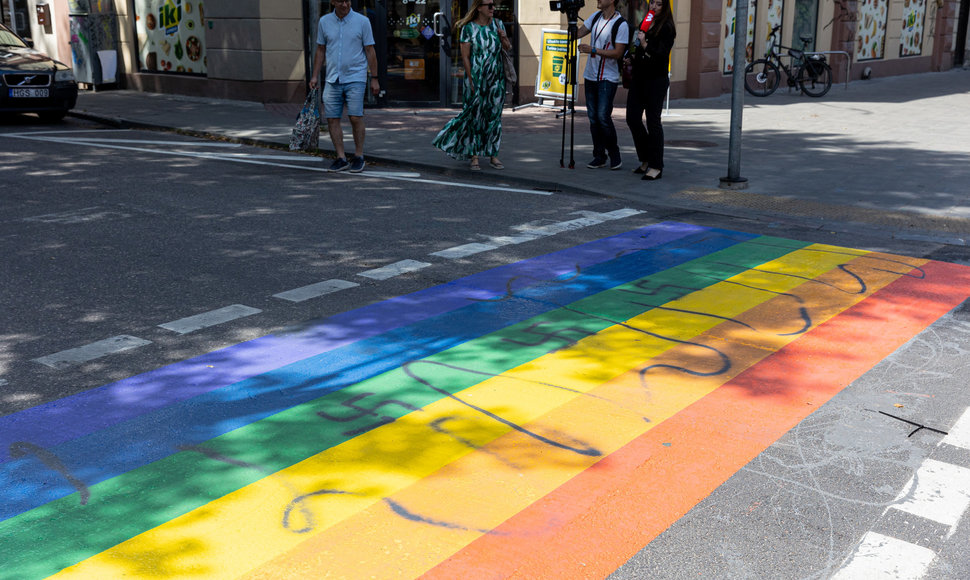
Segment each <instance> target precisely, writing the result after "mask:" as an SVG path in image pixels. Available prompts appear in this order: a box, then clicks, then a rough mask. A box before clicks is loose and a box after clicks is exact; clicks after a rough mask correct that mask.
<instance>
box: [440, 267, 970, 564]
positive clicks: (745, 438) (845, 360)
mask: <svg viewBox="0 0 970 580" xmlns="http://www.w3.org/2000/svg"><path fill="white" fill-rule="evenodd" d="M923 269H924V270H925V272H926V278H925V279H917V278H912V277H906V276H904V277H902V278H900V279H898V280H896V281H895V282H893V283H892V284H890V285H888V286H887V287H885V288H884V289H882V290H880V291H878V292H876V293H875V294H873V295H872V296H871V297H870V298H868V299H866V300H864V301H863V302H861V303H859V304H857V305H856V306H854V307H852V308H849V309H847V310H846V311H845V312H843V313H842V314H840V315H838V316H836V317H835V318H833V319H831V320H829V321H828V322H826V323H825V324H822V325H820V326H819V327H818V328H816V329H815V330H813V331H811V332H809V333H808V334H806V335H805V336H804V337H802V338H801V339H799V340H798V341H796V342H794V343H792V344H790V345H788V346H786V347H784V348H783V349H781V350H779V351H778V352H776V353H774V354H773V355H771V356H770V357H768V358H767V359H765V361H764V362H762V363H761V364H759V365H757V366H755V367H753V368H751V369H749V370H748V371H746V372H744V373H742V374H741V375H739V376H738V377H736V378H735V379H734V380H732V381H730V382H728V383H727V384H725V385H724V386H722V387H720V388H719V389H717V390H716V391H714V392H713V393H711V394H710V395H708V396H707V397H705V398H703V399H701V400H700V401H698V402H697V403H695V404H693V405H691V406H690V407H688V408H686V409H685V410H684V411H682V412H680V413H678V414H677V415H675V416H674V417H672V418H671V419H668V420H667V421H665V422H664V423H662V424H660V425H658V426H657V427H654V428H653V429H651V430H650V431H648V432H647V433H646V434H644V435H643V436H641V437H639V438H637V439H635V440H633V441H632V442H631V443H629V444H628V445H626V446H625V447H623V448H622V449H620V450H619V451H617V452H615V453H613V454H611V455H609V456H608V457H606V458H604V459H603V460H602V461H600V462H599V463H597V464H596V465H595V466H593V467H591V468H590V469H587V470H586V471H584V472H583V473H582V474H580V475H578V476H577V477H575V478H574V479H573V480H571V481H569V482H568V483H566V484H565V485H563V486H562V487H560V488H559V489H557V490H556V491H554V492H553V493H551V494H549V495H547V496H545V497H544V498H542V499H541V500H539V501H538V502H536V503H535V504H533V505H532V506H530V507H529V508H528V509H526V510H523V511H522V512H520V513H519V514H517V515H516V516H515V517H513V518H510V519H509V520H507V521H506V522H505V523H504V524H503V525H501V526H500V527H498V528H496V531H497V532H499V533H497V534H489V535H486V536H482V537H481V538H479V539H478V540H476V541H475V542H473V543H471V544H470V545H468V546H467V547H466V548H465V549H463V550H461V551H460V552H458V553H457V554H455V555H454V556H452V557H451V558H449V559H448V560H446V561H444V562H443V563H442V564H440V565H439V566H437V567H435V568H434V569H432V570H430V571H429V572H428V573H427V574H426V575H425V576H424V578H449V579H450V578H478V579H484V578H557V579H566V578H605V577H606V576H608V575H609V574H610V573H612V572H613V571H614V570H615V569H616V568H617V567H619V566H620V565H622V564H623V563H625V562H626V561H627V560H629V559H630V558H631V557H632V556H633V555H634V554H636V553H637V552H638V551H639V550H640V549H641V548H642V547H643V546H645V545H646V544H648V543H649V542H650V541H651V540H653V539H654V538H655V537H657V536H658V535H659V534H660V533H661V532H663V531H664V530H665V529H667V528H668V527H669V526H670V525H671V524H673V523H674V522H675V521H677V520H678V519H679V518H680V517H681V516H683V515H684V514H685V513H687V512H688V511H689V510H690V509H691V508H692V507H693V506H694V505H696V504H697V503H698V502H700V501H701V500H702V499H704V498H705V497H707V496H708V495H709V494H710V493H711V492H712V491H714V490H715V489H716V488H717V487H718V486H720V485H721V484H722V483H723V482H724V481H726V480H727V479H728V478H729V477H731V476H732V475H733V474H734V473H735V472H737V471H738V470H739V469H740V468H741V467H743V466H744V465H746V464H747V463H748V462H749V461H751V460H752V459H753V458H755V457H756V456H757V455H758V454H759V453H761V452H762V451H763V450H764V449H765V448H767V447H768V446H769V445H771V444H772V443H773V442H774V441H776V440H777V439H778V438H779V437H781V436H782V435H784V434H785V433H786V432H787V431H788V430H790V429H791V428H793V427H794V426H795V425H797V424H798V423H799V422H800V421H801V420H802V419H804V418H805V417H807V416H808V415H809V414H810V413H811V412H812V411H814V410H815V409H817V408H818V407H819V406H821V405H822V404H824V403H825V402H826V401H828V400H829V399H831V398H832V397H833V396H835V395H836V394H837V393H839V392H840V391H841V390H842V389H843V388H845V387H846V386H847V385H848V384H849V383H851V382H852V381H853V380H855V379H856V378H858V377H859V376H861V375H862V374H864V373H865V372H866V371H868V370H869V369H870V368H872V366H873V365H875V364H876V363H878V362H879V361H881V360H882V359H883V358H885V357H886V356H888V355H890V354H892V352H894V351H895V350H896V349H897V348H899V347H900V346H901V345H902V344H904V343H905V342H906V341H907V340H909V339H910V338H911V337H912V336H913V335H915V334H916V333H918V332H920V331H921V330H923V329H925V328H926V327H927V326H929V325H930V324H932V323H933V322H934V321H936V320H937V319H938V318H939V317H940V316H942V315H944V314H946V313H947V312H949V311H950V310H952V309H953V308H954V307H955V306H957V305H959V304H960V303H961V302H962V301H963V300H965V299H966V298H967V297H968V295H970V268H966V267H964V266H958V265H954V264H945V263H941V262H930V263H927V264H926V265H925V266H924V267H923ZM851 345H861V346H860V347H859V348H857V349H852V348H851ZM847 346H848V347H849V348H847ZM550 521H555V522H561V525H560V526H557V527H556V528H555V529H554V530H552V531H551V532H550V533H535V531H536V530H542V529H543V528H544V527H546V526H547V525H548V523H549V522H550Z"/></svg>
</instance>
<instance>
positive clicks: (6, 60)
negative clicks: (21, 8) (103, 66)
mask: <svg viewBox="0 0 970 580" xmlns="http://www.w3.org/2000/svg"><path fill="white" fill-rule="evenodd" d="M75 103H77V81H76V80H75V79H74V72H73V71H72V70H71V67H69V66H67V65H65V64H62V63H60V62H57V61H56V60H54V59H52V58H50V57H48V56H45V55H43V54H41V53H40V52H38V51H36V50H34V49H33V48H31V47H30V46H29V45H28V44H27V43H26V42H24V40H23V39H22V38H20V37H19V36H17V35H16V34H14V33H13V31H12V30H10V29H9V28H7V27H6V26H4V25H3V24H0V113H37V115H38V116H39V117H40V118H41V119H42V120H44V121H58V120H60V119H63V118H64V115H66V114H67V112H68V111H70V110H71V109H73V108H74V105H75Z"/></svg>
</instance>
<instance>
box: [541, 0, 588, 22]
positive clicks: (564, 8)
mask: <svg viewBox="0 0 970 580" xmlns="http://www.w3.org/2000/svg"><path fill="white" fill-rule="evenodd" d="M585 5H586V0H549V10H552V11H553V12H562V13H563V14H565V15H566V16H568V17H570V19H571V20H575V19H576V16H577V15H578V14H579V9H580V8H582V7H583V6H585Z"/></svg>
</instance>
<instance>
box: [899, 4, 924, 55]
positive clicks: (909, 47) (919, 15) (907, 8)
mask: <svg viewBox="0 0 970 580" xmlns="http://www.w3.org/2000/svg"><path fill="white" fill-rule="evenodd" d="M925 19H926V0H904V2H903V30H902V32H901V33H900V35H899V56H918V55H920V54H923V21H924V20H925Z"/></svg>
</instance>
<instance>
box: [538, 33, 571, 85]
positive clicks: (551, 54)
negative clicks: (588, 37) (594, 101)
mask: <svg viewBox="0 0 970 580" xmlns="http://www.w3.org/2000/svg"><path fill="white" fill-rule="evenodd" d="M568 38H569V35H568V33H567V32H566V31H565V30H551V29H548V28H543V29H542V44H541V47H542V48H541V51H542V52H541V55H540V59H539V72H538V74H536V91H535V96H537V97H546V98H552V99H560V100H561V99H565V98H566V49H567V48H568V47H567V43H568ZM578 45H579V43H578V42H577V41H573V54H576V52H577V49H576V47H577V46H578ZM578 64H579V60H578V59H576V58H574V59H573V64H572V66H573V67H576V66H577V65H578ZM574 70H575V68H574ZM578 76H579V75H578V74H577V75H576V78H578ZM575 90H576V89H575V87H573V88H572V89H570V91H569V94H570V95H575Z"/></svg>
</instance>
